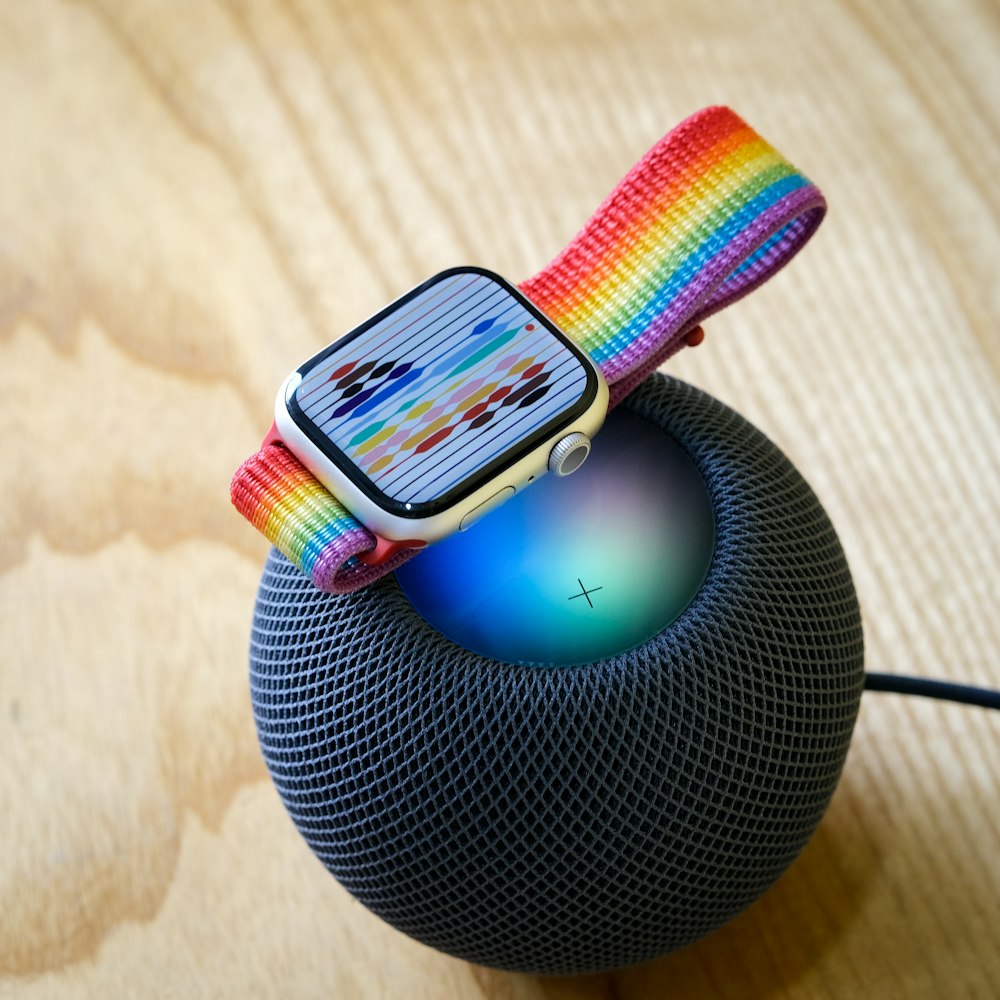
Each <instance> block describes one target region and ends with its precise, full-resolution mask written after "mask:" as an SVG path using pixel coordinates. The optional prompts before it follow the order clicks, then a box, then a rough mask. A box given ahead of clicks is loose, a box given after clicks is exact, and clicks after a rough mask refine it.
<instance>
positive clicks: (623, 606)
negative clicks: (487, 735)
mask: <svg viewBox="0 0 1000 1000" xmlns="http://www.w3.org/2000/svg"><path fill="white" fill-rule="evenodd" d="M714 550H715V520H714V517H713V514H712V503H711V498H710V497H709V494H708V488H707V487H706V485H705V481H704V480H703V479H702V477H701V474H700V473H699V472H698V470H697V468H696V467H695V465H694V463H693V462H692V461H691V459H690V457H689V456H688V454H687V453H686V452H685V451H684V450H683V449H682V448H681V447H680V445H678V444H677V442H676V441H675V440H674V439H673V438H671V437H670V436H669V435H667V434H666V433H664V431H662V430H661V429H660V428H658V427H656V426H654V425H653V424H651V423H650V422H649V421H647V420H644V419H643V418H642V417H639V416H636V415H635V414H633V413H630V412H629V411H628V410H624V409H622V408H619V409H617V410H615V411H614V412H613V413H611V414H610V415H609V416H608V419H607V421H606V422H605V424H604V427H603V428H602V429H601V431H600V433H599V434H598V435H597V437H596V438H595V440H594V442H593V449H592V451H591V454H590V457H589V459H588V460H587V462H586V463H585V464H584V465H583V466H582V467H581V468H580V469H579V470H578V471H577V472H575V473H573V475H571V476H568V477H566V478H562V479H559V478H557V477H555V476H545V477H544V478H542V479H540V480H538V481H537V482H535V483H533V484H532V485H531V486H530V487H528V488H527V489H526V490H525V491H524V492H522V493H519V494H517V495H516V496H514V497H513V498H512V499H510V500H508V501H507V502H506V503H505V504H504V505H503V506H502V507H499V508H497V509H496V510H494V511H492V512H491V513H490V514H488V515H487V516H486V517H485V518H483V519H482V520H481V521H479V522H477V523H476V524H474V525H473V526H472V527H471V528H469V529H468V530H467V531H463V532H459V533H458V534H455V535H452V536H451V537H449V538H446V539H444V540H443V541H440V542H437V543H436V544H434V545H432V546H430V547H429V548H427V549H426V550H425V551H423V552H421V553H420V554H419V555H418V556H415V557H414V558H413V559H411V560H410V561H409V562H408V563H406V564H404V565H403V566H401V567H400V568H399V569H398V570H397V571H396V577H397V579H398V581H399V583H400V586H401V587H402V589H403V592H404V593H405V594H406V596H407V598H408V599H409V601H410V603H411V604H412V605H413V607H414V608H415V609H416V610H417V612H418V613H419V614H421V615H422V616H423V617H424V618H425V619H426V620H427V621H428V622H429V623H430V624H431V625H432V626H433V627H434V628H436V629H437V630H438V631H439V632H441V633H442V634H444V635H445V636H447V637H448V638H449V639H451V640H453V641H454V642H457V643H458V644H459V645H461V646H464V647H466V648H467V649H470V650H472V651H473V652H476V653H481V654H483V655H484V656H489V657H491V658H493V659H496V660H501V661H504V662H510V663H531V664H538V665H552V666H572V665H578V664H583V663H591V662H594V661H596V660H602V659H605V658H607V657H609V656H614V655H616V654H617V653H623V652H626V651H627V650H629V649H632V648H634V647H635V646H638V645H641V644H642V643H643V642H645V641H647V640H648V639H651V638H652V637H653V636H654V635H656V634H657V633H658V632H660V631H662V630H663V629H664V628H666V627H667V626H668V625H669V624H670V623H671V622H673V621H675V620H676V619H677V617H678V616H679V615H680V614H681V613H682V612H683V611H684V609H685V608H686V607H687V606H688V605H689V604H690V602H691V600H692V598H693V597H694V596H695V594H697V592H698V590H699V588H700V587H701V585H702V583H703V582H704V580H705V576H706V574H707V572H708V567H709V565H710V563H711V560H712V554H713V552H714Z"/></svg>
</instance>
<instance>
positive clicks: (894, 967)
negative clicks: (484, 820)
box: [0, 0, 1000, 1000]
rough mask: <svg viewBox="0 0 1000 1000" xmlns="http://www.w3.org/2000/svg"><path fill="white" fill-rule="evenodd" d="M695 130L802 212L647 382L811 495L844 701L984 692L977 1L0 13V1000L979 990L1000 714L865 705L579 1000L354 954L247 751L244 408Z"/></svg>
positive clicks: (583, 205)
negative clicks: (681, 389) (793, 827)
mask: <svg viewBox="0 0 1000 1000" xmlns="http://www.w3.org/2000/svg"><path fill="white" fill-rule="evenodd" d="M715 103H722V104H729V105H731V106H732V107H734V108H735V109H736V110H737V111H739V112H740V113H741V114H742V115H743V116H744V117H745V118H746V119H747V120H748V121H750V122H751V123H752V124H753V125H754V126H755V127H757V128H758V129H759V130H760V131H761V132H762V133H763V134H764V135H765V136H767V137H768V138H769V139H770V140H771V141H772V142H774V143H775V144H776V145H777V146H778V147H779V148H780V149H781V150H782V151H783V152H784V153H786V155H788V156H789V158H790V159H792V160H793V161H794V162H795V163H796V164H797V165H799V166H800V167H801V168H802V169H803V170H804V171H805V172H806V173H807V174H809V176H810V177H812V178H813V179H814V180H815V181H816V182H817V183H818V184H819V185H820V186H821V187H822V188H823V189H824V191H825V192H826V194H827V197H828V200H829V203H830V213H829V217H828V219H827V221H826V222H825V223H824V226H823V228H822V229H821V231H820V233H819V234H818V236H817V237H816V239H815V240H814V241H813V243H812V244H811V245H810V246H809V247H808V248H807V249H806V250H805V251H804V252H803V253H802V255H801V256H800V257H799V258H797V259H796V260H795V261H794V263H793V264H792V265H791V266H790V267H789V268H788V269H787V270H786V271H784V272H782V273H781V274H780V275H779V276H778V277H777V278H776V279H775V280H774V281H773V282H771V283H769V284H768V285H767V286H766V287H764V288H763V289H761V290H760V291H759V292H756V293H755V294H754V295H752V296H750V297H749V298H748V299H746V300H745V301H743V302H740V303H738V304H737V305H735V306H733V307H732V308H731V309H729V310H727V311H725V312H723V313H721V314H720V315H719V316H717V317H715V318H713V319H712V320H711V321H710V323H709V325H708V327H707V334H708V336H707V339H706V342H705V344H704V345H703V346H701V347H699V348H697V349H696V350H687V351H685V352H683V353H682V354H681V355H679V356H677V357H676V358H675V359H673V360H672V361H671V362H670V363H669V366H668V368H669V370H670V371H671V372H672V373H673V374H675V375H677V376H678V377H680V378H682V379H685V380H687V381H690V382H693V383H695V384H696V385H698V386H701V387H702V388H704V389H706V390H707V391H709V392H711V393H712V394H713V395H716V396H718V397H720V398H721V399H722V400H724V401H726V402H727V403H728V404H730V405H731V406H733V407H734V408H735V409H737V410H738V411H740V412H741V413H743V414H744V415H745V416H747V417H748V418H749V419H750V420H751V421H753V422H754V423H755V424H757V426H759V427H760V428H761V429H763V430H764V431H765V433H767V434H768V435H769V436H770V437H772V438H773V439H774V440H775V441H776V442H777V443H778V444H779V445H780V446H781V448H782V449H784V450H785V451H786V452H787V454H788V455H789V456H790V457H791V458H792V460H793V461H794V462H795V463H796V465H797V466H798V467H799V468H800V469H801V471H802V472H803V474H804V475H805V477H806V479H807V480H809V482H810V483H811V484H812V486H813V488H814V489H815V490H816V492H817V493H818V495H819V496H820V498H821V500H822V501H823V503H824V505H825V506H826V508H827V510H828V512H829V513H830V516H831V518H832V520H833V522H834V524H835V525H836V526H837V528H838V531H839V532H840V533H841V537H842V540H843V543H844V546H845V549H846V551H847V555H848V558H849V560H850V563H851V566H852V569H853V572H854V575H855V582H856V585H857V588H858V592H859V596H860V600H861V604H862V609H863V614H864V621H865V632H866V646H867V665H868V668H869V669H871V670H879V671H900V672H906V673H912V674H917V675H921V676H928V677H942V678H949V679H953V680H960V681H968V682H971V683H976V684H981V685H992V686H997V687H1000V655H998V651H1000V613H998V608H997V605H998V597H1000V586H998V570H1000V518H998V513H1000V471H998V470H1000V461H998V459H1000V392H998V381H1000V334H998V329H1000V280H998V274H1000V195H998V190H1000V187H998V184H997V177H998V176H1000V110H998V109H1000V9H998V8H997V6H996V4H995V3H994V2H993V0H954V2H951V3H937V2H934V0H920V2H918V0H912V2H907V0H879V2H877V3H872V2H866V0H826V2H815V3H813V2H808V3H807V2H801V3H793V2H791V0H788V2H783V3H782V2H779V0H761V2H757V3H752V4H751V3H741V2H738V0H720V2H714V0H710V2H702V3H699V2H694V0H690V2H678V3H671V4H667V3H661V2H656V0H641V2H639V0H637V2H631V3H626V2H606V3H602V2H598V0H594V2H589V3H572V2H557V0H505V2H502V3H501V2H496V3H472V2H470V3H461V2H458V0H453V2H431V0H427V2H416V3H407V2H404V0H367V2H360V0H358V2H350V0H342V2H335V0H289V2H287V3H278V2H270V0H249V2H245V3H241V2H239V0H208V2H196V0H190V2H183V3H173V2H167V0H161V2H155V3H154V2H149V0H131V2H130V0H40V2H32V3H17V2H7V3H4V4H3V5H2V8H0V136H2V146H0V165H2V166H0V440H2V441H3V466H2V467H3V481H2V482H3V489H2V493H0V523H2V526H3V534H2V539H0V996H5V997H6V996H13V997H18V998H22V997H23V998H24V1000H33V998H42V997H45V998H50V997H51V998H62V997H77V996H93V997H102V998H103V997H184V998H199V997H241V998H243V997H272V996H280V997H338V998H340V997H347V998H354V997H360V998H386V997H392V998H396V997H405V998H407V1000H423V998H435V1000H437V998H463V1000H464V998H477V997H484V998H489V1000H499V998H503V1000H514V998H516V1000H534V998H548V1000H568V998H582V1000H597V998H602V997H620V998H661V997H670V998H734V1000H735V998H744V997H766V998H779V997H782V998H783V997H794V998H816V1000H827V998H844V997H906V998H933V1000H940V998H955V997H989V996H996V995H997V992H996V991H997V989H998V988H1000V987H998V984H1000V931H998V926H1000V801H998V800H1000V794H998V793H1000V715H998V714H997V713H989V712H987V711H985V710H981V709H973V708H964V707H959V706H950V705H945V704H940V703H934V702H922V701H917V700H912V699H910V700H907V699H904V698H901V697H898V696H894V695H884V694H869V695H866V696H865V698H864V700H863V704H862V710H861V715H860V718H859V722H858V726H857V729H856V733H855V738H854V741H853V744H852V748H851V751H850V754H849V757H848V760H847V766H846V769H845V772H844V775H843V779H842V782H841V785H840V787H839V789H838V791H837V793H836V795H835V796H834V799H833V802H832V805H831V806H830V809H829V811H828V813H827V815H826V817H825V819H824V821H823V823H822V824H821V826H820V828H819V831H818V833H817V834H816V836H815V838H814V839H813V840H812V841H811V842H810V844H809V846H808V847H807V848H806V850H805V852H804V853H803V855H802V856H801V857H800V858H799V860H798V861H797V862H796V863H795V864H794V865H793V866H792V867H791V869H790V870H789V871H788V873H787V874H786V875H785V876H784V877H783V878H782V879H781V880H780V881H779V882H778V883H777V885H776V886H775V887H774V888H773V889H772V890H771V891H770V892H769V893H767V895H766V896H764V897H763V899H761V900H760V901H759V902H758V903H757V904H756V905H754V906H753V907H751V908H750V909H749V910H748V911H746V912H745V913H744V914H742V915H741V916H739V917H738V918H737V919H736V920H734V921H733V922H732V923H731V924H729V925H727V926H726V927H725V928H723V929H722V930H721V931H719V932H717V933H716V934H714V935H713V936H711V937H709V938H708V939H706V940H704V941H702V942H700V943H699V944H696V945H694V946H692V947H690V948H688V949H686V950H684V951H682V952H679V953H677V954H675V955H672V956H667V957H665V958H663V959H661V960H658V961H655V962H652V963H650V964H647V965H644V966H640V967H637V968H633V969H629V970H625V971H622V972H619V973H615V974H608V975H599V976H590V977H582V978H556V979H543V978H536V977H531V976H524V975H512V974H507V973H502V972H497V971H493V970H487V969H482V968H477V967H475V966H471V965H468V964H466V963H463V962H461V961H458V960H456V959H453V958H450V957H447V956H444V955H440V954H438V953H436V952H434V951H432V950H430V949H429V948H426V947H424V946H423V945H421V944H418V943H416V942H414V941H412V940H410V939H408V938H406V937H404V936H403V935H401V934H400V933H398V932H396V931H395V930H393V929H392V928H390V927H388V926H386V925H385V924H383V923H382V922H380V921H379V920H378V919H377V918H375V917H374V916H372V915H371V914H370V913H369V912H368V911H367V910H365V909H364V908H363V907H362V906H361V905H360V904H359V903H357V902H355V901H354V900H353V899H352V898H351V897H350V896H349V895H348V894H347V892H346V891H345V890H344V889H342V888H341V887H340V886H339V885H338V884H337V883H336V882H335V881H334V879H333V878H331V877H330V876H329V875H328V874H327V873H326V871H325V869H323V867H322V866H321V864H320V863H319V862H318V861H317V860H316V859H315V858H314V857H313V856H312V855H311V853H310V852H309V850H308V848H307V847H306V845H305V843H304V842H303V841H302V840H301V838H300V837H299V835H298V834H297V833H296V831H295V829H294V827H293V826H292V824H291V822H290V821H289V819H288V818H287V816H286V814H285V813H284V811H283V809H282V806H281V804H280V801H279V799H278V797H277V794H276V792H275V791H274V789H273V787H272V786H271V783H270V781H269V780H268V777H267V773H266V771H265V768H264V765H263V763H262V761H261V757H260V754H259V751H258V748H257V744H256V737H255V732H254V725H253V720H252V716H251V712H250V705H249V697H248V687H247V663H246V655H247V643H248V630H249V623H250V615H251V610H252V606H253V600H254V593H255V588H256V584H257V581H258V578H259V574H260V569H261V565H262V562H263V559H264V557H265V554H266V551H267V545H266V543H265V542H264V541H263V540H262V539H260V538H258V537H257V536H256V535H255V533H254V532H253V531H252V530H250V529H249V528H248V526H247V525H246V524H245V523H244V522H243V521H242V520H241V519H240V518H239V517H238V516H237V515H236V514H235V513H234V512H233V511H232V509H231V507H230V504H229V498H228V482H229V478H230V475H231V473H232V471H233V470H234V469H235V467H236V466H237V465H238V463H239V462H240V461H241V459H242V458H243V457H244V456H245V455H246V454H247V453H248V452H249V451H250V450H252V449H253V448H254V447H255V445H256V444H257V442H259V440H260V437H261V435H262V433H263V431H264V430H265V429H266V426H267V424H268V422H269V417H268V412H269V409H270V407H271V405H272V399H273V393H274V390H275V388H276V386H277V385H278V383H279V381H280V379H281V378H282V377H283V376H284V375H285V374H286V373H287V372H288V371H289V370H290V369H291V368H293V367H294V366H295V365H296V364H298V363H299V362H300V361H301V360H302V359H303V358H305V357H308V356H309V355H310V354H312V353H313V352H314V351H315V350H317V349H318V348H319V347H321V346H322V345H323V344H325V343H327V342H328V341H329V340H330V339H332V337H333V336H335V335H336V334H337V333H338V332H340V331H343V330H344V329H346V328H348V327H350V326H352V325H354V324H355V323H357V322H358V321H359V320H361V319H362V318H364V317H365V316H366V315H368V314H370V313H371V312H373V311H374V310H375V309H376V308H377V307H379V306H380V305H381V304H383V303H384V302H386V301H387V300H388V299H389V298H390V297H393V296H394V295H396V294H398V293H400V292H402V291H404V290H406V289H407V288H409V287H410V286H411V285H412V284H414V283H415V282H416V281H418V280H419V279H421V278H423V277H426V276H427V275H429V274H432V273H434V272H435V271H437V270H440V269H442V268H444V267H447V266H451V265H453V264H456V263H479V264H483V265H487V266H489V267H491V268H493V269H495V270H497V271H499V272H500V273H501V274H505V275H507V276H509V277H511V278H513V279H518V278H520V277H524V276H527V275H529V274H531V273H534V272H535V271H536V270H537V269H538V268H539V267H541V266H542V265H543V264H544V263H545V262H546V261H547V260H548V259H549V258H550V257H551V256H552V255H553V254H554V253H555V252H556V251H557V250H558V249H559V248H560V247H561V246H563V245H564V243H565V242H566V241H567V240H568V239H569V238H570V237H571V236H572V234H573V233H574V231H575V230H576V228H577V227H578V226H579V225H580V224H581V223H582V221H583V220H584V219H585V218H586V217H587V215H588V214H589V213H590V212H591V210H592V209H593V208H594V207H595V206H596V205H597V203H598V202H599V201H600V200H601V199H602V198H603V197H604V195H605V194H606V193H607V191H609V190H610V188H611V187H612V186H613V184H614V183H615V182H616V181H617V180H618V179H619V177H620V176H621V175H622V174H623V173H624V171H625V170H626V169H628V167H629V166H630V165H631V164H632V163H633V162H634V161H635V160H636V159H637V158H638V157H639V156H640V155H641V154H642V153H643V152H644V151H645V149H646V148H648V147H649V146H650V145H651V144H652V143H653V142H654V141H656V139H657V138H659V136H660V135H661V134H663V133H664V132H665V131H667V130H668V129H669V128H670V127H671V126H672V125H674V124H675V123H676V122H678V121H679V120H680V119H682V118H683V117H685V116H686V115H688V114H689V113H691V112H692V111H694V110H696V109H697V108H699V107H702V106H704V105H708V104H715Z"/></svg>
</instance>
